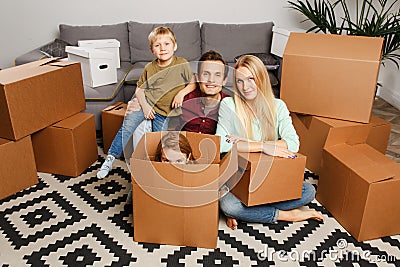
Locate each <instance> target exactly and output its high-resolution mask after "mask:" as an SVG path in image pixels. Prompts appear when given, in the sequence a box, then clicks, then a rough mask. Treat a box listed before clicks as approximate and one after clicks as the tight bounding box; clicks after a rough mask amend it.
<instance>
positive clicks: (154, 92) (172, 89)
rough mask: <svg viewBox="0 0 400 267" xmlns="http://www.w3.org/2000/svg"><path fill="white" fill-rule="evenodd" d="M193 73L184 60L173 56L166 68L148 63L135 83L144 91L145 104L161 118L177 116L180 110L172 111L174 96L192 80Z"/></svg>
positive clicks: (154, 61)
mask: <svg viewBox="0 0 400 267" xmlns="http://www.w3.org/2000/svg"><path fill="white" fill-rule="evenodd" d="M192 75H193V72H192V70H191V68H190V66H189V63H188V62H187V60H186V59H184V58H181V57H176V56H174V57H173V59H172V62H171V64H169V65H168V66H166V67H160V66H158V65H157V62H156V60H153V61H152V62H150V63H148V64H147V65H146V67H145V68H144V71H143V73H142V75H141V76H140V78H139V81H138V82H137V86H138V87H140V88H142V89H144V92H145V95H146V99H147V102H148V103H149V104H150V105H151V106H152V107H153V108H154V110H155V111H156V112H157V113H158V114H160V115H163V116H168V117H170V116H178V115H180V114H181V109H180V108H177V109H172V107H171V103H172V101H173V99H174V97H175V95H176V94H177V93H178V92H179V91H180V90H182V89H183V88H185V86H186V85H187V84H188V83H189V82H190V80H191V79H192Z"/></svg>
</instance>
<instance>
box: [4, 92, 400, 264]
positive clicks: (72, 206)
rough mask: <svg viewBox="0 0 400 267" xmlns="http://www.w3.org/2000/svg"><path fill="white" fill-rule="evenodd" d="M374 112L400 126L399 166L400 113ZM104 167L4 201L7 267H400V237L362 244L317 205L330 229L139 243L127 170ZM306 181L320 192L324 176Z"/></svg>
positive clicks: (301, 227)
mask: <svg viewBox="0 0 400 267" xmlns="http://www.w3.org/2000/svg"><path fill="white" fill-rule="evenodd" d="M373 113H374V114H375V115H376V116H379V117H382V118H384V119H386V120H389V121H391V122H392V123H394V125H393V131H392V136H391V138H390V146H389V147H388V152H387V154H388V156H389V157H392V158H394V159H395V160H397V161H399V158H400V157H399V154H400V153H399V152H400V146H399V145H400V141H399V140H400V139H399V136H400V112H399V111H398V110H396V109H394V108H393V107H391V106H390V105H388V104H387V103H386V102H384V101H383V100H381V99H377V100H376V103H375V105H374V111H373ZM98 153H99V156H98V160H97V161H96V162H95V163H94V164H93V165H92V166H90V167H89V168H88V169H87V170H86V171H85V172H84V173H83V174H82V175H80V176H79V177H76V178H71V177H66V176H61V175H53V174H47V173H39V184H37V185H36V186H33V187H31V188H28V189H26V190H23V191H21V192H18V193H17V194H15V195H13V196H10V197H8V198H6V199H3V200H0V266H2V267H6V266H15V267H20V266H34V267H36V266H73V267H75V266H290V267H296V266H297V267H300V266H320V267H322V266H323V267H329V266H332V267H336V266H379V267H381V266H382V267H384V266H392V267H393V266H400V235H394V236H387V237H382V238H380V239H375V240H369V241H365V242H357V240H355V239H354V238H353V237H352V236H351V235H350V234H349V233H348V232H347V231H346V230H345V229H344V228H343V227H342V226H341V225H340V224H339V223H338V222H337V221H336V219H335V218H334V217H333V216H332V215H331V214H330V213H329V212H328V211H327V210H326V209H325V208H324V207H323V206H322V205H320V204H319V203H318V202H317V201H316V200H314V201H312V202H311V203H310V204H308V205H307V206H306V207H304V208H305V209H309V208H312V209H316V210H318V211H319V212H321V213H322V214H323V216H324V222H323V223H319V222H316V221H314V220H309V221H303V222H296V223H288V222H278V223H276V224H259V223H245V222H239V225H238V229H236V230H235V231H233V230H231V229H229V228H228V227H227V226H226V224H225V217H224V216H223V215H222V214H221V215H220V220H219V226H218V241H217V248H216V249H204V248H196V247H185V246H172V245H160V244H151V243H141V242H134V241H133V239H134V236H133V235H134V231H133V229H134V226H133V224H132V205H131V204H128V203H127V202H126V196H127V193H128V191H129V187H130V173H129V169H128V167H127V164H126V163H125V162H124V161H122V160H117V162H116V164H115V165H116V166H115V168H114V169H113V170H112V171H111V172H110V175H109V177H107V178H105V179H98V178H97V177H96V173H97V170H98V169H99V168H100V166H101V163H102V162H103V161H104V158H105V155H104V153H103V150H102V149H101V147H99V149H98ZM304 179H305V180H306V181H307V182H309V183H311V184H313V185H314V186H315V187H318V179H319V177H318V176H316V175H315V174H312V173H310V172H308V171H306V172H305V173H304Z"/></svg>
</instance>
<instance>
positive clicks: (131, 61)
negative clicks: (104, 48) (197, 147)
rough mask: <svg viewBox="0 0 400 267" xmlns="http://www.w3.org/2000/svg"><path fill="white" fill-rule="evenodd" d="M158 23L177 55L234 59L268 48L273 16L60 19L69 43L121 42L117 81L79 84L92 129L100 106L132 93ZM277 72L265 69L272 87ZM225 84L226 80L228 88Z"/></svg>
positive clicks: (27, 57) (34, 55)
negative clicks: (220, 20) (241, 19)
mask: <svg viewBox="0 0 400 267" xmlns="http://www.w3.org/2000/svg"><path fill="white" fill-rule="evenodd" d="M160 25H165V26H168V27H170V28H171V29H172V30H173V31H174V33H175V35H176V38H177V43H178V49H177V51H176V55H177V56H181V57H184V58H186V59H187V60H188V61H196V60H198V59H199V58H200V56H201V54H202V53H204V52H206V51H208V50H210V49H213V50H215V51H217V52H219V53H221V54H222V55H223V57H224V58H225V60H226V61H227V62H228V64H229V65H233V64H234V62H235V61H234V58H235V57H236V56H238V55H241V54H245V53H268V52H269V51H270V48H271V41H272V26H273V23H272V22H264V23H253V24H217V23H206V22H203V23H202V24H200V22H199V21H191V22H183V23H164V24H153V23H139V22H134V21H129V22H124V23H119V24H112V25H101V26H73V25H66V24H60V25H59V37H58V38H59V39H61V40H63V41H65V42H67V43H69V44H71V45H77V43H78V40H90V39H117V40H118V41H119V42H120V58H121V68H119V69H118V71H117V76H118V82H117V83H116V84H110V85H105V86H100V87H96V88H92V87H90V86H86V85H85V86H84V89H85V97H86V107H87V109H86V110H85V112H88V113H92V114H94V115H95V120H96V128H97V130H100V129H101V110H103V109H104V108H105V107H107V106H109V105H111V104H113V103H115V102H117V101H123V102H128V101H129V100H130V99H131V98H132V96H133V94H134V92H135V89H136V81H137V80H138V78H139V76H140V74H141V72H142V71H143V68H144V66H145V65H146V64H147V63H148V62H150V61H151V60H153V59H154V56H153V55H152V53H151V52H150V50H149V44H148V40H147V36H148V34H149V32H150V31H151V30H152V29H153V28H154V27H156V26H160ZM43 57H44V55H43V53H41V52H40V50H39V48H37V49H34V50H32V51H30V52H28V53H26V54H24V55H21V56H19V57H17V58H16V60H15V63H16V65H20V64H24V63H27V62H31V61H34V60H38V59H40V58H43ZM192 65H193V66H194V65H195V64H192ZM279 72H280V71H279V70H277V71H276V72H275V73H274V72H270V78H271V83H272V84H273V85H274V86H275V88H276V87H277V86H279V84H278V81H279V80H278V78H277V76H279ZM229 76H231V74H230V75H229ZM230 79H231V78H230ZM230 85H231V84H228V90H229V87H230Z"/></svg>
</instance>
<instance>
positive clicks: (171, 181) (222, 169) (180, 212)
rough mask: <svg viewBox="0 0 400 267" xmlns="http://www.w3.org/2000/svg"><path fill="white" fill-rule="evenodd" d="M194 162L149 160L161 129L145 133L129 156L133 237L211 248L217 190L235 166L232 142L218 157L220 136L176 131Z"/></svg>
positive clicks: (215, 231)
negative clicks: (178, 162) (185, 141)
mask: <svg viewBox="0 0 400 267" xmlns="http://www.w3.org/2000/svg"><path fill="white" fill-rule="evenodd" d="M181 133H183V134H184V135H185V136H186V137H187V138H188V140H189V142H190V144H191V146H192V149H193V154H194V157H195V159H197V160H198V162H199V163H198V164H184V165H182V164H170V163H163V162H155V161H152V159H154V154H155V151H156V148H157V145H158V143H159V141H160V139H161V136H162V132H151V133H146V134H145V135H144V136H143V138H142V139H141V140H140V141H139V143H138V145H137V146H136V149H135V151H134V153H133V155H132V158H131V160H130V163H131V166H130V168H131V173H132V190H133V214H134V216H133V220H134V223H133V224H134V226H135V227H134V240H135V241H137V242H148V243H159V244H171V245H178V246H194V247H204V248H216V246H217V237H218V221H219V217H218V197H219V193H218V192H219V188H220V187H221V185H222V184H224V183H225V182H226V181H227V180H228V179H229V178H230V177H231V176H232V175H233V174H234V173H235V172H236V171H237V168H238V161H237V160H238V157H237V151H236V147H235V146H234V147H233V149H232V150H231V152H230V153H228V154H227V155H226V156H225V157H224V158H223V159H222V160H220V158H219V157H220V153H219V144H220V139H219V138H220V137H219V136H214V135H205V134H198V133H191V132H181Z"/></svg>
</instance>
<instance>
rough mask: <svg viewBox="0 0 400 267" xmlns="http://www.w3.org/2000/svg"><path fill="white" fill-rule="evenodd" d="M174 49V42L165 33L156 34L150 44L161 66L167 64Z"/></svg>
mask: <svg viewBox="0 0 400 267" xmlns="http://www.w3.org/2000/svg"><path fill="white" fill-rule="evenodd" d="M175 50H176V44H175V43H174V42H173V41H172V39H171V37H170V36H168V35H166V34H161V35H157V36H156V37H154V40H153V42H152V45H151V52H152V53H153V55H154V56H155V57H156V58H157V62H158V63H159V65H161V66H166V65H169V64H170V63H171V61H172V56H173V55H174V52H175Z"/></svg>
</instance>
